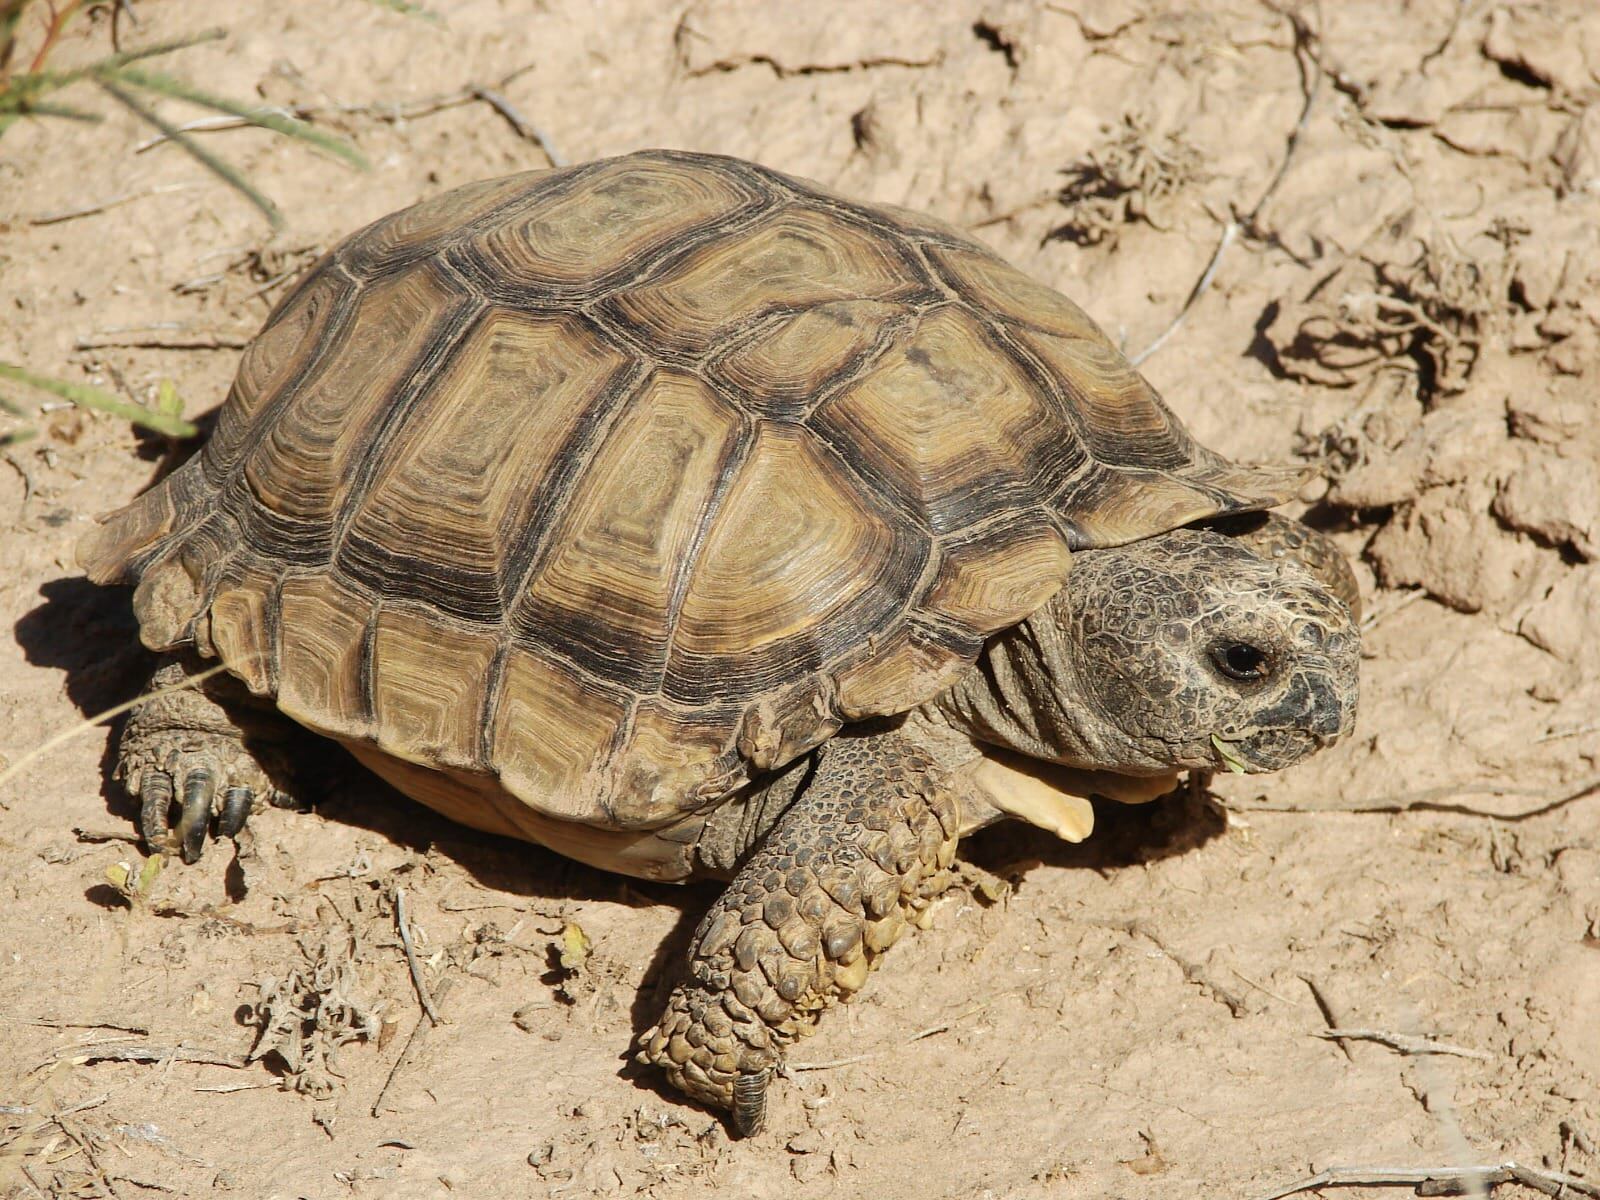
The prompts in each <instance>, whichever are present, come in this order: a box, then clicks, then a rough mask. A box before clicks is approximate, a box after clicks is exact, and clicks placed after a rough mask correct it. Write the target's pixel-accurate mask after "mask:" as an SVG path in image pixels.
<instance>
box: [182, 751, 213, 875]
mask: <svg viewBox="0 0 1600 1200" xmlns="http://www.w3.org/2000/svg"><path fill="white" fill-rule="evenodd" d="M216 794H217V777H216V776H215V775H213V774H212V773H211V772H210V771H208V770H206V769H205V768H204V767H197V768H196V769H194V770H193V771H190V772H189V774H188V775H187V776H186V777H185V778H184V781H183V814H182V815H181V816H180V817H179V818H178V851H179V853H180V854H182V855H183V861H184V862H186V863H194V862H199V861H200V855H201V854H202V853H204V852H205V848H206V833H207V832H208V827H209V826H210V824H211V801H212V800H213V799H214V798H215V796H216Z"/></svg>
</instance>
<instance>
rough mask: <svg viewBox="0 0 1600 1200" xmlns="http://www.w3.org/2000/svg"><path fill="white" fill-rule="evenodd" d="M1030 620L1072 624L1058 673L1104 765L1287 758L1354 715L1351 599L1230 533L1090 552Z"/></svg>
mask: <svg viewBox="0 0 1600 1200" xmlns="http://www.w3.org/2000/svg"><path fill="white" fill-rule="evenodd" d="M1032 620H1034V621H1040V620H1043V621H1048V622H1051V623H1052V624H1054V625H1055V626H1056V628H1057V629H1058V630H1059V632H1060V633H1061V634H1062V635H1063V641H1064V645H1063V647H1062V649H1063V650H1064V651H1065V653H1064V654H1063V656H1062V657H1063V659H1064V661H1063V662H1061V663H1052V664H1051V666H1052V675H1053V676H1055V675H1056V673H1057V671H1059V678H1060V680H1061V682H1063V683H1067V684H1068V687H1067V689H1065V690H1066V692H1067V694H1065V695H1063V696H1062V697H1061V698H1062V699H1063V700H1065V701H1067V704H1066V705H1064V706H1063V707H1066V708H1070V709H1071V710H1072V712H1071V715H1070V716H1069V718H1068V720H1069V721H1070V723H1071V724H1075V725H1078V726H1080V727H1081V734H1080V737H1081V736H1083V735H1088V740H1090V741H1091V742H1092V743H1093V744H1096V745H1097V746H1098V748H1099V754H1098V755H1097V756H1101V755H1103V756H1106V761H1102V762H1098V763H1096V764H1095V765H1096V766H1098V767H1100V768H1102V769H1112V770H1116V769H1121V770H1124V771H1128V772H1130V773H1141V774H1142V773H1144V772H1145V771H1148V770H1151V769H1155V770H1170V769H1172V768H1174V767H1179V768H1184V767H1187V768H1205V769H1220V768H1229V769H1233V770H1244V771H1275V770H1278V769H1279V768H1281V767H1286V766H1289V765H1290V764H1292V763H1295V762H1298V761H1299V760H1300V759H1302V758H1304V757H1306V756H1307V755H1308V754H1311V753H1312V752H1313V751H1315V750H1317V749H1319V748H1321V747H1323V746H1327V745H1330V744H1332V743H1333V742H1335V741H1337V740H1338V739H1339V738H1341V737H1343V736H1344V735H1345V734H1347V733H1349V732H1350V729H1351V727H1352V726H1353V725H1354V723H1355V711H1356V697H1357V692H1358V662H1359V658H1360V633H1359V631H1358V628H1357V626H1356V623H1355V620H1354V618H1353V617H1352V614H1351V612H1350V609H1349V608H1348V607H1347V606H1346V605H1345V603H1344V602H1343V601H1341V600H1339V599H1338V598H1336V597H1335V596H1334V595H1333V594H1332V592H1330V591H1329V589H1328V588H1327V587H1325V586H1324V585H1323V584H1322V582H1321V581H1319V580H1318V579H1316V578H1315V577H1314V576H1313V575H1312V574H1311V573H1310V572H1309V571H1308V570H1306V569H1305V568H1303V567H1302V566H1300V565H1299V564H1298V563H1295V562H1293V561H1289V560H1277V561H1274V560H1269V559H1266V558H1262V557H1260V556H1258V555H1257V554H1255V553H1253V552H1252V551H1251V550H1250V549H1248V548H1247V547H1246V546H1245V545H1242V544H1240V543H1239V542H1236V541H1234V540H1233V539H1231V538H1229V537H1226V536H1224V535H1222V534H1219V533H1214V532H1210V531H1206V530H1199V529H1180V530H1175V531H1173V532H1171V533H1168V534H1163V535H1161V536H1160V537H1155V538H1149V539H1146V540H1145V541H1142V542H1136V543H1134V544H1133V545H1130V546H1123V547H1118V548H1115V549H1109V550H1096V551H1088V552H1085V553H1083V554H1082V555H1080V556H1078V557H1077V558H1076V559H1075V560H1074V563H1073V571H1072V576H1071V578H1070V580H1069V582H1068V584H1067V586H1066V588H1065V589H1064V591H1063V592H1062V593H1061V594H1060V595H1059V596H1057V597H1056V598H1055V599H1054V600H1052V601H1051V602H1050V604H1048V605H1047V606H1046V607H1045V609H1044V611H1043V612H1041V613H1039V614H1036V615H1035V617H1034V618H1032ZM1073 692H1075V693H1076V694H1075V695H1073V694H1072V693H1073ZM1063 732H1068V731H1066V730H1064V731H1063ZM1112 760H1115V761H1112Z"/></svg>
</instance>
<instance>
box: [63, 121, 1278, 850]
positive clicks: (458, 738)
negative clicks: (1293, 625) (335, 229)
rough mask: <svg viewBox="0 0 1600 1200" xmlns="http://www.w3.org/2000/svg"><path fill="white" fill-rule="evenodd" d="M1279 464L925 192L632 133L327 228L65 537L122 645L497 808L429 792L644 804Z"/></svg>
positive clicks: (807, 722) (831, 717)
mask: <svg viewBox="0 0 1600 1200" xmlns="http://www.w3.org/2000/svg"><path fill="white" fill-rule="evenodd" d="M1298 480H1299V476H1298V475H1297V474H1295V473H1285V472H1271V471H1258V470H1250V469H1243V468H1237V467H1234V466H1232V465H1230V464H1229V463H1227V462H1225V461H1223V460H1222V459H1221V458H1219V457H1218V456H1216V455H1215V454H1213V453H1211V452H1210V451H1208V450H1206V449H1204V448H1203V447H1200V446H1198V445H1196V444H1195V443H1194V442H1193V441H1192V440H1191V438H1190V437H1189V436H1188V434H1187V433H1186V432H1185V431H1184V429H1183V428H1182V426H1181V425H1180V424H1179V423H1178V421H1177V420H1176V419H1175V418H1174V417H1173V415H1172V414H1171V413H1170V412H1169V411H1168V410H1167V408H1166V406H1165V405H1164V404H1163V403H1162V402H1161V400H1160V398H1159V397H1157V395H1156V394H1155V393H1154V392H1153V391H1152V390H1151V389H1150V387H1149V386H1148V385H1147V384H1146V383H1145V382H1144V380H1143V379H1141V378H1140V377H1139V375H1138V374H1137V373H1136V372H1135V371H1134V370H1133V369H1132V368H1131V367H1130V366H1129V365H1128V363H1127V362H1126V361H1125V360H1124V359H1123V357H1122V356H1121V355H1120V354H1118V353H1117V351H1116V350H1115V349H1114V348H1113V347H1112V345H1111V344H1110V343H1109V342H1108V341H1107V340H1106V338H1105V336H1104V335H1103V334H1102V333H1101V332H1100V330H1099V329H1097V328H1096V327H1095V325H1094V324H1093V322H1091V321H1090V320H1089V319H1088V318H1087V317H1086V316H1085V315H1084V314H1083V312H1082V311H1080V310H1079V309H1078V308H1077V306H1075V305H1074V304H1072V303H1071V302H1070V301H1068V300H1066V299H1064V298H1063V297H1061V296H1059V295H1057V294H1056V293H1055V292H1053V291H1051V290H1050V289H1048V288H1046V287H1044V286H1043V285H1041V284H1039V283H1036V282H1034V281H1033V280H1031V279H1029V278H1027V277H1026V276H1024V275H1022V274H1021V273H1020V272H1018V271H1016V270H1015V269H1013V268H1012V267H1010V266H1008V265H1007V264H1006V263H1004V262H1003V261H1001V260H1000V259H998V258H997V257H995V255H994V254H992V253H991V252H989V251H988V250H986V249H984V248H983V247H982V246H980V245H978V244H977V243H975V242H973V241H971V240H969V239H968V238H966V237H964V236H963V235H961V234H960V233H958V232H957V231H955V230H954V229H952V228H950V227H948V226H945V225H943V224H940V223H938V222H935V221H933V220H931V219H928V218H924V217H920V216H916V215H914V214H911V213H906V212H902V211H899V210H893V209H887V208H881V207H875V206H869V205H865V204H859V203H853V202H850V201H847V200H844V199H842V198H840V197H838V196H835V195H832V194H831V193H829V192H827V191H825V190H823V189H821V188H819V187H817V186H815V185H813V184H810V183H806V182H804V181H801V180H797V179H792V178H789V177H787V176H784V175H779V174H777V173H775V172H772V171H769V170H766V169H763V168H761V167H757V166H754V165H752V164H749V163H745V162H740V161H737V160H733V159H728V158H720V157H713V156H708V155H698V154H687V153H676V152H664V151H657V152H649V153H640V154H634V155H629V156H627V157H623V158H616V159H611V160H607V161H602V162H597V163H592V164H589V165H586V166H581V167H575V168H571V169H566V170H561V171H554V172H548V173H533V174H526V175H517V176H512V177H510V178H507V179H498V180H492V181H489V182H485V183H478V184H473V185H471V186H468V187H464V188H461V189H459V190H456V191H453V192H450V193H448V194H446V195H443V196H440V197H438V198H436V199H433V200H430V201H428V202H426V203H423V204H419V205H417V206H415V207H413V208H410V209H406V210H405V211H403V212H400V213H396V214H394V215H393V216H390V217H388V218H385V219H384V220H382V221H379V222H378V223H377V224H375V225H373V226H371V227H369V228H368V229H366V230H363V231H362V232H361V233H358V234H356V235H355V236H354V237H352V238H351V239H349V240H348V241H346V242H345V243H344V244H343V245H342V246H340V247H339V248H338V249H336V250H335V251H334V252H333V253H332V254H330V255H329V256H328V257H327V258H325V259H324V260H323V261H322V262H321V263H320V264H319V265H318V266H317V267H316V268H315V269H314V270H313V271H312V272H311V273H310V275H309V276H308V277H307V278H306V279H305V280H304V281H303V282H302V283H300V285H299V286H298V287H297V288H296V290H295V291H294V292H293V294H292V295H290V296H288V297H287V298H286V299H285V300H284V301H283V302H282V303H281V304H279V306H278V308H277V309H276V311H275V312H274V313H273V314H272V317H271V318H270V319H269V321H268V322H267V325H266V327H265V328H264V329H263V330H262V332H261V334H260V336H259V337H257V338H256V340H255V341H254V342H253V343H252V344H251V345H250V347H249V349H248V350H247V351H246V352H245V354H244V357H243V361H242V362H241V364H240V367H239V373H238V378H237V380H236V381H235V383H234V387H233V390H232V392H231V394H230V395H229V397H228V400H227V402H226V403H225V404H224V405H223V407H222V409H221V411H220V414H219V417H218V421H217V425H216V429H215V432H214V434H213V436H212V437H211V439H210V441H209V442H208V443H207V444H206V446H205V448H204V450H203V451H202V452H201V453H200V454H199V455H197V456H196V457H195V458H194V459H193V460H191V461H190V462H189V463H188V464H187V465H185V466H184V467H183V468H181V469H180V470H178V471H177V472H175V473H174V474H173V475H171V476H170V477H168V478H167V479H166V480H165V481H164V482H163V483H162V484H161V485H160V486H158V487H156V488H154V489H152V490H151V491H149V492H147V493H146V494H145V495H143V496H141V497H140V498H139V499H138V500H136V501H135V502H134V503H132V504H131V505H129V506H128V507H126V508H124V509H122V510H121V511H119V512H117V513H115V514H113V515H111V516H110V517H109V518H107V519H106V521H105V523H104V524H103V525H102V526H101V527H100V528H99V529H98V530H96V531H95V532H93V533H91V534H90V535H89V537H88V538H87V539H86V540H85V544H84V545H83V547H82V548H81V550H80V558H81V560H82V562H83V564H84V565H85V567H86V569H87V571H88V573H89V575H90V576H91V577H92V578H93V579H95V580H97V581H99V582H117V581H130V580H137V581H138V584H139V586H138V590H137V592H136V594H135V608H136V611H137V612H138V615H139V618H140V622H141V626H142V630H143V637H144V640H145V642H146V643H147V644H149V645H150V646H152V647H154V648H157V649H163V648H171V647H175V646H179V645H183V644H186V643H189V642H193V643H194V644H195V645H196V646H197V647H198V648H199V650H200V651H201V653H203V654H207V655H220V656H221V658H222V660H223V661H224V662H225V663H226V664H228V666H229V667H230V669H231V670H233V671H234V672H235V673H236V674H238V675H239V676H240V677H241V678H242V679H244V680H245V682H246V683H247V684H248V685H249V686H250V688H251V689H252V690H254V691H255V692H257V693H259V694H263V695H270V696H275V697H276V700H277V703H278V705H279V707H280V708H282V709H283V711H285V712H286V713H288V714H289V715H290V716H291V717H293V718H295V719H296V720H298V721H300V722H301V723H303V724H305V725H307V726H309V727H310V728H312V729H314V730H317V731H319V732H322V733H325V734H328V735H330V736H333V737H335V738H339V739H341V740H343V741H345V742H346V743H348V744H350V745H351V746H352V748H354V749H356V750H357V751H358V753H360V756H361V757H362V758H363V759H364V760H367V761H369V762H370V761H373V760H374V758H377V757H381V756H392V758H397V759H400V760H404V762H405V763H409V764H419V765H421V766H422V767H425V768H433V769H435V770H440V771H444V772H446V773H447V774H448V775H450V776H452V777H454V778H456V779H462V778H465V779H467V780H468V781H469V782H470V779H471V778H473V777H476V778H480V779H482V780H483V781H484V786H483V787H482V789H481V793H482V797H483V803H484V805H486V806H489V807H491V808H497V809H499V810H501V811H500V812H498V813H491V812H483V813H478V814H473V813H471V812H466V813H463V812H460V811H456V812H453V813H452V815H455V816H458V817H461V818H463V819H467V820H469V821H470V822H471V823H473V824H478V825H481V826H483V827H486V828H495V829H505V830H508V831H516V830H518V829H519V828H520V827H524V826H525V825H526V823H525V822H524V823H522V824H521V825H519V821H518V818H517V814H516V813H515V812H514V811H506V810H508V809H515V808H517V807H518V806H519V805H522V806H526V807H527V808H528V809H531V810H532V813H533V814H538V820H537V822H535V823H534V824H535V826H536V827H541V828H544V827H548V826H549V818H558V819H564V820H568V821H574V822H582V823H586V824H589V825H593V826H597V827H601V828H610V829H619V830H620V829H643V828H650V827H654V826H659V825H662V824H664V823H666V822H668V821H671V820H673V819H675V818H677V817H679V816H681V815H682V814H684V813H686V812H689V811H692V810H695V809H698V808H703V807H705V806H706V805H708V804H710V803H712V802H714V801H715V800H716V799H717V798H718V797H720V796H723V795H725V794H726V793H728V792H729V791H730V790H732V789H733V788H735V787H737V786H738V785H740V784H741V783H743V782H744V781H746V780H747V779H748V778H750V776H751V774H752V772H753V771H755V770H759V769H763V768H767V767H772V766H775V765H778V764H781V763H783V762H786V761H788V760H789V759H791V758H793V757H794V756H796V755H798V754H800V753H802V752H804V751H805V750H807V749H809V748H811V747H812V746H814V745H816V744H818V743H819V742H821V741H822V740H823V739H825V738H827V737H829V736H830V735H831V734H832V733H833V732H834V731H835V730H836V729H837V728H838V727H839V726H840V724H841V723H842V722H845V721H850V720H854V719H858V718H862V717H866V716H869V715H872V714H879V713H888V712H896V711H901V710H904V709H906V708H909V707H911V706H912V705H914V704H916V703H918V702H920V701H922V700H924V699H926V698H928V697H929V696H931V695H932V694H934V693H935V692H937V691H938V690H940V689H941V688H943V687H944V686H946V685H947V684H948V682H949V681H950V680H951V679H952V678H953V677H954V676H955V674H957V673H958V672H959V671H960V670H961V669H962V668H964V667H965V666H966V665H967V664H969V663H970V662H972V661H973V659H974V658H975V656H976V655H977V653H978V651H979V649H980V647H981V645H982V643H983V640H984V638H985V637H986V636H987V635H989V634H991V633H993V632H994V631H996V630H998V629H1001V628H1003V627H1005V626H1007V625H1010V624H1013V623H1015V622H1016V621H1018V620H1020V619H1021V618H1022V617H1024V616H1026V615H1027V614H1028V613H1030V612H1032V611H1033V610H1034V609H1035V608H1037V607H1038V606H1039V605H1040V604H1042V603H1043V602H1044V601H1045V600H1046V599H1048V598H1049V597H1050V596H1051V595H1052V594H1053V593H1054V592H1055V591H1056V590H1057V589H1058V588H1059V587H1060V586H1061V584H1062V582H1063V580H1064V579H1065V577H1066V573H1067V567H1068V557H1069V552H1070V551H1071V550H1072V549H1074V548H1078V547H1089V546H1103V545H1111V544H1116V543H1121V542H1127V541H1130V540H1133V539H1137V538H1140V537H1145V536H1149V535H1152V534H1155V533H1159V532H1162V531H1165V530H1167V529H1170V528H1173V527H1175V526H1178V525H1181V524H1184V523H1186V522H1188V521H1192V520H1195V519H1197V518H1201V517H1206V516H1211V515H1215V514H1218V513H1223V512H1232V511H1239V510H1245V509H1254V508H1260V507H1264V506H1269V505H1271V504H1274V503H1277V502H1278V501H1280V500H1282V499H1284V498H1286V496H1287V495H1288V494H1289V493H1290V492H1292V491H1293V490H1294V487H1295V485H1296V483H1297V482H1298ZM395 767H396V768H397V769H400V768H401V767H402V764H400V763H396V764H395ZM404 769H405V770H406V771H410V770H411V769H410V768H404ZM412 773H413V774H414V773H415V772H412ZM496 776H497V777H498V779H499V781H500V785H501V786H500V787H495V786H493V782H492V780H493V778H494V777H496ZM457 790H458V791H459V790H460V789H457ZM470 793H471V788H470V786H469V788H468V794H469V795H470ZM467 803H468V804H469V805H470V803H471V802H470V801H468V802H467ZM529 819H530V820H532V815H531V814H530V817H529ZM528 836H532V834H529V835H528Z"/></svg>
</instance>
